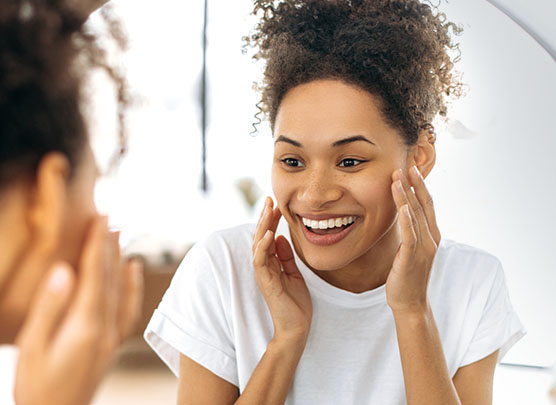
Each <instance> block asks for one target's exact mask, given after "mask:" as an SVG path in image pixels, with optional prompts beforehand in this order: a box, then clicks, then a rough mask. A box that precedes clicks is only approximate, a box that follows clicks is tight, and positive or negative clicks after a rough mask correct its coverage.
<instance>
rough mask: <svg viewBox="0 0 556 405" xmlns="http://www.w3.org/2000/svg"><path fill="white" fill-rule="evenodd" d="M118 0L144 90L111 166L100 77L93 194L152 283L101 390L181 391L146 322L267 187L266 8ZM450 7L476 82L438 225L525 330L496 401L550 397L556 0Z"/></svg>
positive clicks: (437, 191)
mask: <svg viewBox="0 0 556 405" xmlns="http://www.w3.org/2000/svg"><path fill="white" fill-rule="evenodd" d="M112 3H113V7H114V10H115V12H116V14H117V15H119V16H120V18H121V20H122V21H123V23H124V26H125V29H126V31H127V33H128V37H129V40H130V47H129V50H128V51H127V52H126V53H125V54H123V55H119V54H115V55H114V58H117V60H118V63H122V64H124V65H125V67H126V70H127V74H128V79H129V82H130V84H131V86H132V89H133V91H134V93H135V94H136V101H135V104H134V106H133V108H132V109H131V111H130V114H129V120H128V124H129V139H128V152H127V154H126V155H125V157H124V158H123V159H122V160H121V162H120V164H119V166H118V167H117V168H116V169H115V170H112V171H108V161H109V159H110V157H111V156H112V154H113V152H114V150H116V148H117V139H116V138H117V137H116V130H115V122H116V121H115V118H114V120H111V119H108V118H107V117H114V108H115V106H114V102H113V89H112V88H110V86H109V85H107V84H106V83H107V82H106V80H105V79H106V78H103V77H102V74H98V75H93V76H92V77H91V85H90V98H91V100H90V101H91V111H92V113H91V126H92V128H93V133H94V139H93V142H94V149H95V152H96V155H97V160H98V161H99V165H100V166H101V169H103V172H104V173H105V174H104V176H103V177H102V178H101V179H100V181H99V183H98V186H97V192H96V199H97V203H98V206H99V209H100V210H101V211H104V212H107V213H108V214H109V215H110V220H111V223H112V226H114V227H118V228H121V229H122V243H123V245H124V249H125V251H126V253H127V254H129V255H139V256H140V257H142V258H143V259H144V261H145V264H146V296H145V303H144V319H143V322H142V325H141V326H140V328H139V329H138V333H137V336H136V337H135V338H133V339H131V340H130V341H129V343H128V344H127V345H126V346H125V347H124V348H123V350H122V353H121V356H120V358H119V361H118V362H117V363H116V365H115V366H114V369H113V371H112V372H111V373H110V375H109V376H108V378H107V379H106V381H105V382H104V384H103V386H102V387H101V389H100V391H99V393H98V396H97V400H96V403H98V404H104V405H110V404H127V403H133V404H136V405H141V404H163V403H175V398H176V384H177V381H176V379H175V377H174V376H173V375H172V374H171V373H170V372H169V371H168V370H167V369H166V367H165V366H164V365H163V364H161V363H160V361H159V360H158V359H157V358H156V356H155V355H154V354H153V353H152V352H151V351H150V350H149V348H148V347H147V346H146V344H145V343H144V342H143V340H142V338H141V331H142V330H143V329H144V327H145V325H146V323H147V321H148V319H149V318H150V315H151V314H152V311H153V309H154V308H155V307H156V305H157V303H158V302H159V300H160V298H161V296H162V294H163V292H164V290H165V289H166V287H167V285H168V283H169V281H170V279H171V277H172V274H173V272H174V271H175V268H176V267H177V264H178V263H179V261H180V260H181V259H182V258H183V256H184V255H185V254H186V252H187V250H188V249H189V247H190V246H191V245H192V244H193V243H195V241H196V240H198V239H199V238H200V237H202V236H203V235H205V234H207V233H210V232H212V231H214V230H216V229H221V228H225V227H229V226H234V225H237V224H239V223H243V222H250V221H253V220H254V219H255V218H256V217H257V215H258V211H259V207H260V205H261V201H262V198H263V197H264V196H266V195H272V193H271V187H270V165H271V156H272V138H271V134H270V131H269V129H268V124H267V123H265V122H263V123H261V124H260V125H258V126H257V132H256V133H253V129H254V128H253V123H255V122H256V121H257V120H256V119H255V114H256V112H257V109H256V106H255V105H256V103H257V101H258V94H257V93H256V92H255V91H254V90H253V83H254V82H255V81H258V80H259V79H260V77H261V72H262V68H263V66H262V65H260V64H257V63H255V62H254V61H253V60H252V59H251V57H250V52H249V51H247V52H246V53H245V52H242V45H243V42H242V37H243V36H244V35H247V34H248V33H249V30H250V29H251V28H252V27H253V26H254V24H255V22H256V19H254V17H252V16H249V13H250V11H251V8H252V5H251V2H250V1H249V0H234V1H233V2H231V1H225V0H208V1H207V2H206V3H205V2H203V1H200V0H196V1H189V2H176V1H172V0H158V1H156V2H154V3H153V2H146V1H133V0H112ZM205 7H206V9H205ZM440 9H441V10H442V11H444V12H445V13H446V14H447V17H448V18H449V19H450V20H452V21H454V22H456V23H457V24H459V25H461V26H463V28H464V33H463V35H462V36H461V37H458V38H456V42H459V43H460V49H461V53H462V60H461V62H460V63H459V64H458V65H457V66H456V68H457V70H458V71H460V72H461V74H462V77H463V81H464V82H465V83H467V88H466V93H467V94H466V96H465V97H463V98H462V99H460V100H458V101H454V102H453V104H452V106H451V107H452V108H451V110H450V118H449V120H448V121H439V122H438V123H436V127H437V133H438V141H437V151H438V160H437V165H436V167H435V170H434V171H433V173H432V174H431V176H430V177H429V179H428V184H429V187H430V189H431V192H432V194H433V196H434V198H435V205H436V209H437V215H438V219H439V224H440V227H441V230H442V232H443V237H445V238H449V239H455V240H458V241H460V242H464V243H467V244H470V245H473V246H476V247H479V248H482V249H485V250H488V251H490V252H491V253H493V254H495V255H496V256H498V257H499V258H500V259H501V261H502V263H503V265H504V268H505V271H506V276H507V280H508V285H509V289H510V294H511V298H512V302H513V304H514V307H515V309H516V311H517V313H518V314H519V316H520V318H521V320H522V322H523V323H524V325H525V327H526V328H527V331H528V334H527V336H526V337H525V338H524V339H522V341H520V342H519V343H518V344H517V345H516V346H515V347H514V348H513V349H512V350H511V351H510V353H509V354H508V355H507V356H506V358H505V359H504V364H503V365H502V366H500V367H499V369H498V370H497V373H496V377H495V400H494V403H495V404H505V405H508V404H539V405H543V404H556V400H555V401H554V402H552V401H553V400H551V396H550V391H551V389H552V386H553V382H554V379H555V377H556V373H555V371H554V368H553V366H554V364H555V363H556V322H555V320H556V255H555V251H556V236H555V235H556V233H555V229H556V210H555V207H556V191H555V186H556V182H555V181H554V179H553V174H554V173H556V159H555V158H554V151H555V150H556V129H554V128H555V127H554V125H553V120H554V118H555V117H556V62H555V57H556V56H555V55H556V45H555V44H554V43H555V42H556V24H554V23H553V22H554V18H555V17H556V2H554V1H553V0H530V1H529V2H527V3H526V5H525V2H523V1H519V0H492V1H487V0H452V1H450V3H446V2H445V1H443V2H442V3H441V5H440ZM205 17H206V25H205V24H204V23H205ZM90 24H92V25H93V26H94V25H98V24H99V19H98V18H97V16H94V15H93V17H92V19H91V21H90ZM204 32H205V33H206V36H205V35H204V34H203V33H204ZM204 38H205V39H206V41H204ZM203 54H205V55H206V59H205V63H203ZM203 72H205V73H204V74H203ZM203 77H204V79H203ZM203 100H204V101H203ZM203 106H204V107H203ZM203 111H204V118H203ZM0 356H2V358H3V360H2V361H1V362H0V364H3V365H4V366H3V368H2V369H0V379H1V380H2V381H6V382H7V381H9V378H10V372H11V369H10V367H11V366H10V364H13V357H14V356H15V354H14V352H13V351H12V350H11V349H8V348H4V349H0ZM0 367H2V366H0ZM8 385H9V384H7V385H6V386H8Z"/></svg>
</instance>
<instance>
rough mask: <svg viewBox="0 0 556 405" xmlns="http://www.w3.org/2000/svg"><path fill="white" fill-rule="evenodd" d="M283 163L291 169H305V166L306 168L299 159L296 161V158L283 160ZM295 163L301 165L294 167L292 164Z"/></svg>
mask: <svg viewBox="0 0 556 405" xmlns="http://www.w3.org/2000/svg"><path fill="white" fill-rule="evenodd" d="M281 162H282V163H283V164H285V165H286V166H288V167H291V168H293V169H297V168H300V167H303V166H304V165H303V163H301V161H300V160H299V159H295V158H284V159H282V160H281ZM294 162H295V163H299V164H300V166H294V165H293V164H292V163H294Z"/></svg>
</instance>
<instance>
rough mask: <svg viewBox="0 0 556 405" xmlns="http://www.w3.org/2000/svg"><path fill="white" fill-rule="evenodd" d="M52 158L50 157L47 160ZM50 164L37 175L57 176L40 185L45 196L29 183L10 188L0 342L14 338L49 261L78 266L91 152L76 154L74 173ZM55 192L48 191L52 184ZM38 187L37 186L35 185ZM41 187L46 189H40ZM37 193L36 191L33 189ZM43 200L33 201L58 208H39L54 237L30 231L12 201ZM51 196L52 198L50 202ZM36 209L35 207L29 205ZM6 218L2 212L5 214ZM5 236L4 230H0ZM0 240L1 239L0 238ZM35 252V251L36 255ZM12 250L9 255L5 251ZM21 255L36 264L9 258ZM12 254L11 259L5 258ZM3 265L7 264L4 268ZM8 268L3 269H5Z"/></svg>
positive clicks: (89, 200) (89, 214)
mask: <svg viewBox="0 0 556 405" xmlns="http://www.w3.org/2000/svg"><path fill="white" fill-rule="evenodd" d="M50 162H52V160H51V161H50ZM54 166H56V165H55V164H51V163H48V164H43V165H41V168H40V169H39V170H43V171H44V170H46V171H49V173H50V175H47V174H44V173H43V175H42V176H41V177H42V178H45V177H48V178H50V179H53V178H56V179H58V180H57V181H50V180H49V181H46V182H44V184H46V185H44V186H42V189H43V191H41V192H42V193H45V194H43V196H44V195H47V197H46V198H45V197H40V198H39V197H37V198H33V199H30V198H29V196H28V195H26V194H25V193H28V192H29V187H14V188H13V191H8V192H12V193H17V194H18V195H20V194H21V195H20V198H14V199H13V201H14V202H15V204H16V205H14V204H11V205H10V204H8V206H7V207H6V209H7V210H8V213H7V214H6V215H8V217H9V216H10V215H11V217H12V219H13V220H11V221H10V223H9V225H11V227H10V229H12V230H13V232H15V234H16V235H17V237H12V238H11V240H10V243H12V245H10V246H4V248H5V249H7V250H6V252H5V253H6V254H5V255H4V257H3V260H7V262H4V263H2V260H0V269H1V270H2V272H3V274H0V276H2V277H0V278H1V279H2V280H4V283H7V284H3V285H0V291H1V292H2V293H3V294H1V295H0V319H2V329H3V330H2V332H1V333H0V343H6V342H13V339H14V338H15V334H16V333H17V332H18V330H19V329H20V327H21V325H22V322H23V320H24V319H25V316H26V314H27V313H28V310H29V306H30V304H31V302H32V300H33V297H34V296H35V294H36V291H37V288H38V286H39V285H40V283H41V281H42V280H43V278H44V275H45V274H46V272H47V271H48V270H49V268H50V264H51V263H52V262H53V261H56V260H64V261H66V262H68V263H70V264H71V265H72V266H73V267H74V268H75V269H76V270H77V271H78V268H79V267H78V265H79V258H80V254H81V250H82V247H83V242H84V239H85V235H86V233H87V230H88V227H89V225H90V222H91V220H92V219H93V217H94V216H95V214H96V208H95V204H94V198H93V197H94V185H95V180H96V177H97V168H96V164H95V161H94V157H93V154H92V151H91V149H90V147H89V146H88V145H87V146H86V147H85V148H84V151H83V153H82V154H81V155H80V157H79V161H78V162H77V165H76V167H75V173H74V175H73V177H72V178H71V179H70V180H69V181H67V179H66V178H65V177H64V176H63V175H59V174H58V170H56V169H55V168H54V169H53V167H54ZM60 182H61V183H63V184H65V187H64V189H63V190H62V189H60V188H59V187H57V186H53V184H60ZM51 186H53V187H54V188H55V189H56V191H53V190H54V188H52V187H51ZM36 188H37V189H38V188H40V187H39V186H37V187H36ZM44 188H49V190H46V191H44ZM37 193H39V192H38V191H37ZM29 200H32V201H39V200H40V201H42V202H40V203H39V202H36V203H35V204H43V203H44V204H46V205H48V206H52V205H56V206H61V207H62V212H59V211H58V210H54V211H53V212H50V211H48V209H46V210H45V209H40V212H42V213H43V214H42V215H43V216H48V218H43V219H41V220H40V223H42V224H49V225H44V226H46V227H48V229H57V231H56V232H55V234H57V235H58V237H56V238H54V239H53V237H52V235H53V232H51V231H47V232H44V229H46V228H44V229H43V231H30V230H29V227H28V224H27V222H26V218H27V217H28V214H26V213H25V212H24V211H25V209H26V208H24V207H23V204H17V202H18V201H22V202H25V201H29ZM54 200H56V201H55V202H54ZM28 209H29V210H35V209H37V208H35V206H33V207H30V208H28ZM5 218H7V217H4V219H5ZM40 235H47V236H46V237H47V238H48V240H45V241H43V240H42V239H41V238H43V237H44V236H40ZM0 236H2V237H5V236H7V235H0ZM3 240H4V239H3ZM38 240H41V242H40V246H41V247H37V243H38V242H37V241H38ZM37 254H39V255H40V256H35V255H37ZM10 255H11V256H10ZM21 255H26V256H25V257H26V258H31V257H33V258H34V259H33V261H32V263H31V264H36V263H35V261H36V260H38V261H39V262H40V265H29V264H28V263H27V261H26V260H18V261H14V260H13V258H14V257H19V256H21ZM10 257H11V259H10ZM13 263H15V264H16V267H15V268H12V267H10V264H13ZM6 264H7V265H8V267H7V268H6V267H5V266H6ZM6 272H8V273H6Z"/></svg>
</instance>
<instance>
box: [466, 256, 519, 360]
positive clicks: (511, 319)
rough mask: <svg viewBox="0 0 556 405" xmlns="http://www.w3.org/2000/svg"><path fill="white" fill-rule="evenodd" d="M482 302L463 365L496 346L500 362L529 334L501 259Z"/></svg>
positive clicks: (485, 355) (491, 351)
mask: <svg viewBox="0 0 556 405" xmlns="http://www.w3.org/2000/svg"><path fill="white" fill-rule="evenodd" d="M481 306H482V315H481V317H480V320H479V323H478V326H477V328H476V330H475V332H474V334H473V338H472V340H471V342H470V344H469V347H468V349H467V351H466V353H465V355H464V357H463V361H462V363H461V365H460V367H462V366H466V365H468V364H471V363H474V362H476V361H479V360H481V359H483V358H485V357H487V356H489V355H490V354H492V353H494V352H495V351H496V350H498V362H500V361H501V360H502V358H503V357H504V356H505V355H506V353H507V352H508V350H510V348H511V347H512V346H513V345H514V344H515V343H516V342H517V341H518V340H519V339H521V338H522V337H523V336H524V335H525V329H524V328H523V325H522V324H521V322H520V320H519V318H518V316H517V314H516V313H515V311H514V309H513V307H512V304H511V302H510V297H509V294H508V288H507V286H506V280H505V277H504V271H503V269H502V265H501V264H500V262H498V261H497V264H496V269H495V274H494V278H493V281H492V283H491V288H490V291H489V293H488V295H487V299H486V301H485V302H484V303H483V304H482V305H481Z"/></svg>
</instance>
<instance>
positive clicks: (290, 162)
mask: <svg viewBox="0 0 556 405" xmlns="http://www.w3.org/2000/svg"><path fill="white" fill-rule="evenodd" d="M281 162H282V163H283V164H284V165H286V166H288V167H290V168H293V169H298V168H300V167H304V166H305V165H304V164H303V163H302V162H301V161H300V160H299V159H295V158H284V159H282V160H281ZM346 162H351V164H349V165H346ZM365 162H367V160H361V159H354V158H349V159H343V160H342V161H340V163H339V164H338V167H345V168H348V169H349V168H352V167H356V166H359V165H360V164H361V163H365Z"/></svg>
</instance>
